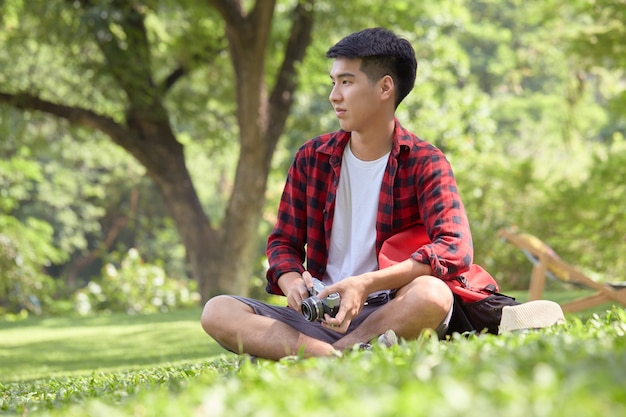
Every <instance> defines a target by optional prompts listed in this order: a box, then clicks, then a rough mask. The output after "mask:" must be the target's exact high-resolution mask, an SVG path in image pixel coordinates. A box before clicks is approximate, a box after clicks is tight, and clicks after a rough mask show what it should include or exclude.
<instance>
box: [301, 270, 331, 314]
mask: <svg viewBox="0 0 626 417" xmlns="http://www.w3.org/2000/svg"><path fill="white" fill-rule="evenodd" d="M324 287H326V285H324V283H323V282H322V281H320V280H319V279H317V278H313V288H311V289H310V290H309V295H310V297H309V298H307V299H306V300H303V301H302V305H301V308H302V315H303V316H304V318H305V319H307V320H308V321H315V320H319V321H321V320H324V314H328V315H329V316H331V317H335V316H336V315H337V312H338V311H339V301H340V298H339V294H338V293H336V292H334V293H332V294H330V295H329V296H328V297H326V298H323V299H321V300H320V299H319V298H318V297H317V294H319V292H320V291H322V289H323V288H324Z"/></svg>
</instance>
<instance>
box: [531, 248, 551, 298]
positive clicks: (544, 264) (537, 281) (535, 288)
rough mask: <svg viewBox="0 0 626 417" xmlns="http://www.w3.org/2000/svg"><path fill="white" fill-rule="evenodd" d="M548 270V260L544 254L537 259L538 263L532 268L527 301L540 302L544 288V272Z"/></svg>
mask: <svg viewBox="0 0 626 417" xmlns="http://www.w3.org/2000/svg"><path fill="white" fill-rule="evenodd" d="M547 270H548V259H547V257H546V255H545V254H542V255H541V256H540V257H539V262H537V263H536V264H535V266H534V267H533V273H532V275H531V276H530V286H529V288H528V301H534V300H541V297H542V296H543V289H544V288H545V286H546V272H547Z"/></svg>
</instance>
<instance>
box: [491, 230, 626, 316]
mask: <svg viewBox="0 0 626 417" xmlns="http://www.w3.org/2000/svg"><path fill="white" fill-rule="evenodd" d="M498 236H500V237H501V238H503V239H505V240H507V241H508V242H509V243H511V244H513V245H515V246H517V247H518V248H520V249H521V250H522V251H523V252H524V253H525V254H526V256H527V257H528V259H529V260H530V261H531V262H532V263H533V264H534V266H533V271H532V275H531V277H530V287H529V290H528V300H529V301H532V300H539V299H541V297H542V293H543V289H544V287H545V281H546V276H549V277H553V278H556V279H558V280H561V281H563V282H568V283H572V284H578V285H581V286H584V287H587V288H591V289H594V290H596V292H595V293H593V294H592V295H589V296H587V297H582V298H579V299H577V300H574V301H570V302H568V303H565V304H563V305H561V308H562V309H563V311H564V312H568V313H573V312H575V311H581V310H585V309H587V308H590V307H594V306H597V305H599V304H603V303H606V302H610V301H614V302H615V303H617V304H621V305H623V306H626V282H623V283H613V284H608V283H599V282H596V281H594V280H592V279H591V278H589V277H588V276H586V275H585V274H583V273H582V272H581V271H579V270H578V269H576V268H575V267H573V266H572V265H570V264H568V263H567V262H565V261H563V260H562V259H561V258H559V256H558V255H557V254H556V253H555V252H554V251H553V250H552V248H550V247H549V246H548V245H546V244H545V243H544V242H543V241H541V240H540V239H539V238H537V237H535V236H533V235H530V234H528V233H518V232H517V231H516V230H515V229H511V228H506V229H501V230H500V231H499V232H498Z"/></svg>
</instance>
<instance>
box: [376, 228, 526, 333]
mask: <svg viewBox="0 0 626 417" xmlns="http://www.w3.org/2000/svg"><path fill="white" fill-rule="evenodd" d="M430 243H431V241H430V238H429V237H428V233H426V228H425V227H424V226H423V225H417V226H413V227H411V228H408V229H405V230H403V231H401V232H399V233H396V234H395V235H393V236H391V237H390V238H388V239H387V240H385V241H384V242H383V245H382V247H381V250H380V253H379V254H378V265H379V268H380V269H383V268H386V267H388V266H391V265H393V264H395V263H398V262H401V261H404V260H406V259H408V258H409V257H410V256H411V254H412V253H413V252H415V251H416V250H417V249H418V248H420V247H421V246H424V245H427V244H430ZM444 282H445V283H446V284H447V285H448V287H450V290H451V291H452V294H453V295H454V307H453V311H452V318H451V320H450V325H449V328H448V334H452V333H466V332H476V333H481V332H483V331H486V332H487V333H492V334H498V326H499V325H500V319H501V318H502V308H503V307H504V306H512V305H517V304H519V303H518V302H517V301H515V298H513V297H509V296H507V295H504V294H501V293H500V289H499V288H498V283H497V282H496V280H495V279H493V277H492V276H491V275H490V274H489V273H488V272H487V271H485V270H484V269H483V268H482V267H481V266H479V265H476V264H472V265H471V266H470V269H469V271H467V272H465V273H463V275H460V276H458V277H455V278H452V279H448V280H444Z"/></svg>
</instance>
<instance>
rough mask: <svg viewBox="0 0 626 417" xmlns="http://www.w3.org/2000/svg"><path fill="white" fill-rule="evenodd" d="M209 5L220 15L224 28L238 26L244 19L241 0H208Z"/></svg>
mask: <svg viewBox="0 0 626 417" xmlns="http://www.w3.org/2000/svg"><path fill="white" fill-rule="evenodd" d="M209 4H210V5H212V6H213V7H215V9H216V10H217V11H218V12H219V13H220V15H222V18H223V19H224V21H225V22H226V26H235V27H236V26H239V24H240V23H241V20H242V19H243V17H244V15H243V8H242V7H241V0H209Z"/></svg>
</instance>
